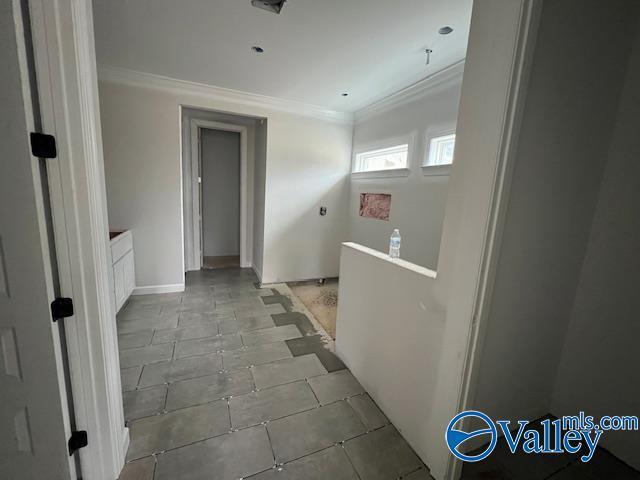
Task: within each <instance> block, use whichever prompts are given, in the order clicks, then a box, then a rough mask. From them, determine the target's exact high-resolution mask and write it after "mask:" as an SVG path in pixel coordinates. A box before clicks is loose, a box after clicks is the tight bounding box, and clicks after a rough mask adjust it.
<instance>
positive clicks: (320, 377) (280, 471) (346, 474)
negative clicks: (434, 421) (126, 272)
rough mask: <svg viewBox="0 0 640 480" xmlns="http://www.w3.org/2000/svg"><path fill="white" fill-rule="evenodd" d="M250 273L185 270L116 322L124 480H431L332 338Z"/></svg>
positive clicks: (130, 306) (128, 308)
mask: <svg viewBox="0 0 640 480" xmlns="http://www.w3.org/2000/svg"><path fill="white" fill-rule="evenodd" d="M256 282H257V279H256V277H255V275H254V273H253V272H252V271H251V270H249V269H239V268H233V269H219V270H208V271H200V272H192V273H189V274H188V275H187V287H186V290H185V292H183V293H171V294H161V295H146V296H138V297H132V299H131V300H130V302H129V304H128V305H127V306H126V307H125V308H124V309H123V310H122V312H121V313H120V314H119V315H118V333H119V345H120V362H121V368H122V371H121V373H122V386H123V391H124V393H123V396H124V409H125V418H126V421H127V424H128V426H129V428H130V436H131V444H130V447H129V451H128V454H127V462H128V463H127V465H125V468H124V470H123V472H122V475H121V477H120V479H121V480H134V479H135V480H151V479H155V480H169V479H170V480H178V479H190V480H198V479H229V480H236V479H239V478H252V479H255V480H269V479H282V480H293V479H306V480H314V479H317V480H320V479H327V478H331V479H336V480H342V479H344V480H347V479H353V480H357V479H361V480H364V479H366V480H377V479H380V480H392V479H397V478H403V479H410V480H423V479H429V478H430V476H429V474H428V471H427V470H426V468H425V466H424V465H423V464H422V463H421V461H420V460H419V459H418V457H417V456H416V455H415V453H414V452H413V451H412V450H411V448H410V447H409V446H408V444H407V443H406V442H405V441H404V440H403V439H402V437H401V436H400V434H399V433H398V432H397V431H396V429H395V428H394V427H393V426H392V425H390V424H389V422H388V420H387V419H386V418H385V417H384V415H383V414H382V412H380V410H379V409H378V408H377V407H376V406H375V404H374V403H373V401H372V400H371V399H370V397H369V396H368V395H367V393H366V392H365V391H364V389H363V388H362V387H361V386H360V384H359V383H358V382H357V381H356V379H355V378H354V377H353V376H352V375H351V373H350V372H349V371H348V370H346V369H345V367H344V365H343V364H342V362H341V361H340V360H339V359H338V358H337V357H336V356H335V355H333V353H331V352H330V351H329V350H328V348H327V346H326V345H325V342H326V340H325V337H324V336H323V335H321V334H320V333H319V332H318V331H317V330H316V328H315V327H314V325H313V323H312V321H310V320H309V318H308V317H307V316H306V315H305V314H304V313H302V312H299V311H294V310H295V308H292V303H291V300H290V299H289V297H288V296H286V295H283V294H282V293H284V292H281V291H279V290H278V289H277V288H276V289H267V288H264V289H259V288H258V287H257V284H256Z"/></svg>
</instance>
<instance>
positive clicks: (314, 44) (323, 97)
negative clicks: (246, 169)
mask: <svg viewBox="0 0 640 480" xmlns="http://www.w3.org/2000/svg"><path fill="white" fill-rule="evenodd" d="M93 3H94V17H95V32H96V49H97V56H98V63H100V64H102V65H111V66H117V67H122V68H127V69H131V70H136V71H140V72H146V73H153V74H157V75H163V76H167V77H171V78H176V79H180V80H187V81H192V82H198V83H205V84H209V85H215V86H218V87H224V88H231V89H235V90H241V91H245V92H251V93H257V94H262V95H268V96H271V97H277V98H282V99H287V100H296V101H300V102H304V103H309V104H314V105H318V106H322V107H325V108H330V109H333V110H338V111H347V112H351V111H355V110H358V109H360V108H362V107H364V106H367V105H369V104H371V103H372V102H374V101H376V100H378V99H381V98H384V97H385V96H387V95H389V94H391V93H394V92H396V91H398V90H400V89H402V88H404V87H407V86H409V85H411V84H413V83H415V82H417V81H419V80H421V79H422V78H424V77H427V76H429V75H431V74H433V73H435V72H437V71H439V70H441V69H443V68H445V67H447V66H449V65H451V64H453V63H456V62H458V61H459V60H461V59H463V58H464V57H465V52H466V45H467V37H468V31H469V22H470V17H471V3H472V0H289V1H288V2H287V3H286V4H285V7H284V9H283V10H282V13H281V14H280V15H276V14H274V13H270V12H267V11H265V10H261V9H258V8H255V7H252V6H251V2H250V0H179V1H177V0H94V2H93ZM445 25H449V26H451V27H453V28H454V31H453V33H451V34H449V35H446V36H442V35H439V34H438V29H439V28H440V27H442V26H445ZM254 45H259V46H261V47H263V48H264V50H265V52H264V53H263V54H256V53H254V52H252V51H251V47H252V46H254ZM427 47H429V48H431V49H433V54H432V55H431V63H430V65H429V66H426V65H425V60H426V56H425V53H424V50H425V48H427ZM342 93H348V94H349V96H347V97H343V96H342V95H341V94H342Z"/></svg>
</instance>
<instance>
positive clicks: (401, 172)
mask: <svg viewBox="0 0 640 480" xmlns="http://www.w3.org/2000/svg"><path fill="white" fill-rule="evenodd" d="M401 145H407V163H406V165H405V166H404V167H402V168H390V169H386V170H364V171H358V170H356V169H357V167H358V156H359V155H362V154H363V153H368V152H374V151H376V150H384V149H387V148H393V147H399V146H401ZM414 151H415V135H405V136H402V137H393V138H386V139H384V140H380V141H378V142H373V143H368V144H366V145H361V146H359V147H358V148H354V150H353V154H352V158H351V176H352V177H353V178H385V177H387V178H388V177H407V176H409V174H410V173H411V162H412V159H413V156H414Z"/></svg>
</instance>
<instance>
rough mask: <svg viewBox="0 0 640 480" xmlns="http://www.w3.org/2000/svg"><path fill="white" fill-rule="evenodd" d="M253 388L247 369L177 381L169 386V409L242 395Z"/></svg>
mask: <svg viewBox="0 0 640 480" xmlns="http://www.w3.org/2000/svg"><path fill="white" fill-rule="evenodd" d="M252 390H253V378H252V377H251V373H250V372H249V370H247V369H242V370H235V371H234V372H232V373H231V374H229V373H220V374H216V375H210V376H207V377H199V378H193V379H191V380H182V381H180V382H175V383H173V384H171V386H170V387H169V395H168V396H167V410H175V409H177V408H184V407H188V406H191V405H199V404H201V403H207V402H212V401H214V400H218V399H220V398H222V397H226V396H229V395H241V394H243V393H249V392H251V391H252Z"/></svg>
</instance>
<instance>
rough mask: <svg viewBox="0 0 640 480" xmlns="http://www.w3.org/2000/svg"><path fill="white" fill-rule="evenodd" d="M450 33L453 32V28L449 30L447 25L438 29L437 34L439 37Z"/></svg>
mask: <svg viewBox="0 0 640 480" xmlns="http://www.w3.org/2000/svg"><path fill="white" fill-rule="evenodd" d="M451 32H453V28H451V27H450V26H449V25H445V26H444V27H442V28H440V29H438V33H439V34H440V35H449V34H450V33H451Z"/></svg>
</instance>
